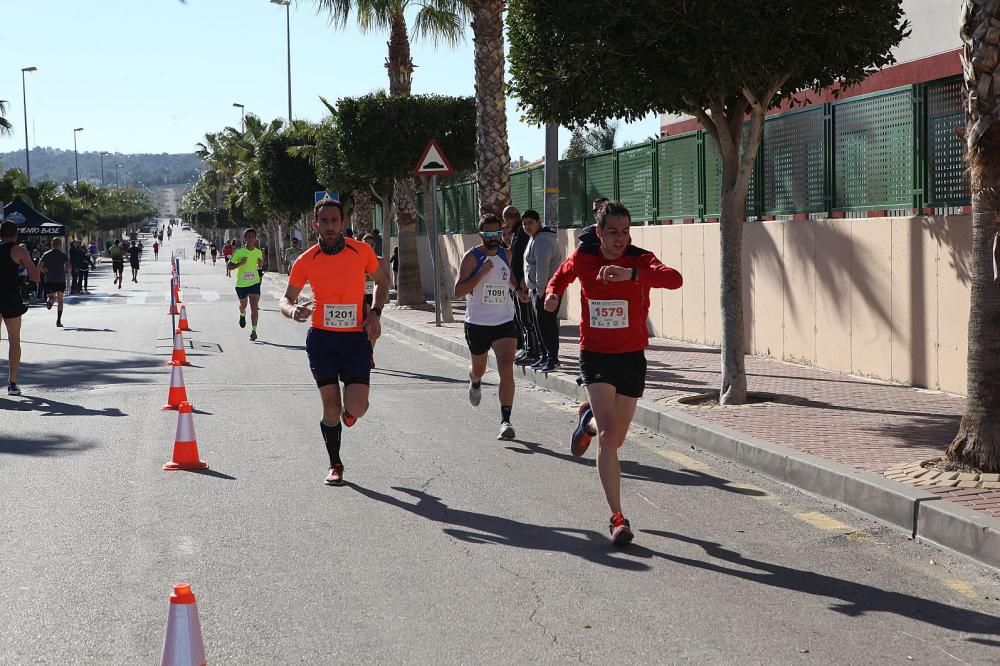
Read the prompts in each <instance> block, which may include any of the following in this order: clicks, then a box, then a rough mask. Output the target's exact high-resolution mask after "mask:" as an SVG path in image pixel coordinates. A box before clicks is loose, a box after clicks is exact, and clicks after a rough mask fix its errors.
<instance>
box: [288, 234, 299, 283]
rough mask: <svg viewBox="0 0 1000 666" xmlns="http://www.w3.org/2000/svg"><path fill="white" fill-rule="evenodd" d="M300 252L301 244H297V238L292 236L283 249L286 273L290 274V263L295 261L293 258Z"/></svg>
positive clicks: (297, 256)
mask: <svg viewBox="0 0 1000 666" xmlns="http://www.w3.org/2000/svg"><path fill="white" fill-rule="evenodd" d="M302 252H303V250H302V246H301V245H300V244H299V239H298V238H295V237H294V236H293V237H292V244H291V245H290V246H289V247H288V248H286V249H285V265H286V266H287V267H288V270H286V271H285V272H286V273H288V274H291V272H292V264H294V263H295V260H296V259H298V258H299V256H300V255H301V254H302Z"/></svg>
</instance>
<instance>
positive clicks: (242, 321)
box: [240, 314, 247, 328]
mask: <svg viewBox="0 0 1000 666" xmlns="http://www.w3.org/2000/svg"><path fill="white" fill-rule="evenodd" d="M246 327H247V316H246V315H242V314H241V315H240V328H246Z"/></svg>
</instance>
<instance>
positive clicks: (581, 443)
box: [569, 402, 594, 456]
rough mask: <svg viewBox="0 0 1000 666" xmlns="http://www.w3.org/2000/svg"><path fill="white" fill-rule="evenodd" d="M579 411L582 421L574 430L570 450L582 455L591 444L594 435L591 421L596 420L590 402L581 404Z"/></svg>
mask: <svg viewBox="0 0 1000 666" xmlns="http://www.w3.org/2000/svg"><path fill="white" fill-rule="evenodd" d="M579 413H580V423H579V424H577V426H576V430H574V431H573V437H572V438H571V439H570V445H569V450H570V452H571V453H572V454H573V455H574V456H582V455H583V454H584V453H586V452H587V447H588V446H590V440H591V439H593V437H594V433H593V432H591V430H590V422H591V421H593V420H594V410H592V409H591V408H590V403H589V402H585V403H583V404H582V405H580V409H579Z"/></svg>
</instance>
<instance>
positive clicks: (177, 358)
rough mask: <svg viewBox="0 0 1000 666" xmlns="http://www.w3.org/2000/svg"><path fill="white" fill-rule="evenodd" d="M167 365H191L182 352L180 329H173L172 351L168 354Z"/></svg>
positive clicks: (182, 339) (182, 340)
mask: <svg viewBox="0 0 1000 666" xmlns="http://www.w3.org/2000/svg"><path fill="white" fill-rule="evenodd" d="M169 365H191V364H190V363H189V362H188V360H187V354H185V353H184V336H183V335H181V332H180V331H174V353H173V354H172V355H171V356H170V363H169Z"/></svg>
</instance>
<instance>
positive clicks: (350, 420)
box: [340, 409, 358, 428]
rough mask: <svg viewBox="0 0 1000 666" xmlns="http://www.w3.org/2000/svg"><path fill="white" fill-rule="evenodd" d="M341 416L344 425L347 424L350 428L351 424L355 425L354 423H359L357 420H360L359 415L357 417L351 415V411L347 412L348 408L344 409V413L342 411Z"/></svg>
mask: <svg viewBox="0 0 1000 666" xmlns="http://www.w3.org/2000/svg"><path fill="white" fill-rule="evenodd" d="M340 418H341V420H342V421H343V422H344V425H345V426H347V427H348V428H350V427H351V426H353V425H354V424H355V423H357V422H358V417H357V416H351V415H350V414H349V413H348V412H347V410H346V409H345V410H344V412H343V413H342V414H341V415H340Z"/></svg>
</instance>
